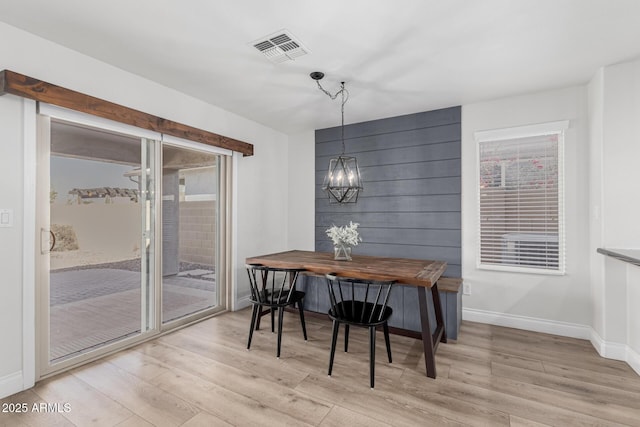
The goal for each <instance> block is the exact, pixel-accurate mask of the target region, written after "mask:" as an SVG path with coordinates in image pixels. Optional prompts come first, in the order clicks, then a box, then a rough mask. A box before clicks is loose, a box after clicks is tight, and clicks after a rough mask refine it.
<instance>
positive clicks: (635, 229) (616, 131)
mask: <svg viewBox="0 0 640 427" xmlns="http://www.w3.org/2000/svg"><path fill="white" fill-rule="evenodd" d="M589 115H590V118H591V123H592V124H591V135H590V144H591V149H590V153H591V159H590V168H591V171H590V172H591V180H590V184H591V200H590V205H591V206H590V210H591V212H592V219H591V222H592V225H591V244H590V248H589V250H590V254H591V255H592V256H591V260H592V267H591V270H592V283H591V285H592V295H593V299H594V308H595V310H594V319H593V327H594V336H593V337H592V342H594V345H596V348H597V349H598V351H599V352H600V353H601V354H603V355H605V356H607V357H613V358H617V359H622V360H626V361H627V362H629V364H630V365H631V366H632V367H634V369H635V370H636V371H637V372H639V373H640V310H638V302H639V301H640V299H639V296H640V268H638V267H636V266H633V265H629V264H626V263H623V262H620V261H617V260H614V259H611V258H607V257H605V256H603V255H599V254H598V255H593V253H594V252H595V250H596V248H598V247H605V248H609V249H617V248H620V249H640V225H639V222H638V219H639V218H640V167H638V164H639V163H640V60H636V61H630V62H625V63H621V64H616V65H612V66H608V67H604V68H603V69H601V70H599V71H598V73H597V74H596V75H595V76H594V78H593V79H592V80H591V82H590V83H589Z"/></svg>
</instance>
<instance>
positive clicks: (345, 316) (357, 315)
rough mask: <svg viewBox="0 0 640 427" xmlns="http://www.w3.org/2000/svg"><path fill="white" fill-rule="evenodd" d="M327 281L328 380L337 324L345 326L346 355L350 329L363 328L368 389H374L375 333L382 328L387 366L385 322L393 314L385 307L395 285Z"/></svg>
mask: <svg viewBox="0 0 640 427" xmlns="http://www.w3.org/2000/svg"><path fill="white" fill-rule="evenodd" d="M326 279H327V287H328V290H329V300H330V304H331V308H330V309H329V317H330V318H331V320H333V336H332V341H331V355H330V358H329V376H331V372H332V370H333V359H334V356H335V350H336V343H337V339H338V330H339V326H340V324H341V323H342V324H344V325H345V336H344V351H345V352H347V351H348V348H349V326H350V325H353V326H361V327H366V328H369V378H370V384H371V388H373V387H374V377H375V332H376V327H377V326H382V327H383V331H384V338H385V343H386V346H387V356H388V358H389V363H391V345H390V342H389V326H388V320H389V318H390V317H391V315H392V314H393V310H392V308H391V307H389V305H388V304H389V296H390V295H391V289H392V287H393V285H394V283H395V282H394V281H381V280H365V279H356V278H351V277H340V276H337V275H336V274H333V273H332V274H327V275H326Z"/></svg>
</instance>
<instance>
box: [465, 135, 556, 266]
mask: <svg viewBox="0 0 640 427" xmlns="http://www.w3.org/2000/svg"><path fill="white" fill-rule="evenodd" d="M561 124H564V126H566V122H558V123H556V126H550V125H552V124H546V125H540V126H537V127H536V126H528V127H524V128H516V129H511V130H509V131H507V130H501V131H488V132H479V133H476V138H477V140H478V144H479V146H478V149H479V199H480V200H479V209H480V212H479V218H480V226H479V233H480V238H479V246H480V247H479V266H480V267H490V268H491V267H495V268H501V267H507V268H508V269H513V268H517V269H523V270H528V271H537V272H555V273H564V221H563V216H564V215H563V210H564V207H563V191H564V190H563V174H562V163H563V161H562V152H563V137H564V132H563V127H562V126H560V125H561Z"/></svg>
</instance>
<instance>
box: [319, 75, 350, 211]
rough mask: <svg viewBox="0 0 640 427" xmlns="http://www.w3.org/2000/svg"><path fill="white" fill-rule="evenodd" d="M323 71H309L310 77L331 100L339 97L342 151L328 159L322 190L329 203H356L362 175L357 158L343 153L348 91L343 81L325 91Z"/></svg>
mask: <svg viewBox="0 0 640 427" xmlns="http://www.w3.org/2000/svg"><path fill="white" fill-rule="evenodd" d="M323 77H324V73H321V72H319V71H316V72H313V73H311V78H312V79H313V80H315V81H316V84H317V85H318V89H320V90H321V91H322V92H323V93H324V94H326V95H327V96H328V97H329V98H331V99H332V100H335V99H336V98H337V97H338V96H340V97H341V105H340V113H341V118H342V121H341V126H340V131H341V132H340V140H341V142H342V153H341V154H340V155H339V156H338V157H333V158H331V159H330V160H329V169H328V171H327V174H326V175H325V177H324V180H323V182H322V190H323V191H326V192H327V196H328V198H329V203H330V204H335V203H338V204H343V203H356V202H357V201H358V195H359V194H360V192H361V191H362V190H363V186H362V175H361V174H360V168H359V167H358V160H357V159H356V158H355V157H353V156H346V155H345V142H344V105H345V104H346V103H347V101H348V100H349V91H348V90H347V89H346V88H345V87H344V82H341V83H340V90H339V91H337V92H336V93H335V94H331V92H329V91H327V90H326V89H324V88H323V87H322V85H321V84H320V79H322V78H323Z"/></svg>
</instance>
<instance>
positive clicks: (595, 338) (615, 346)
mask: <svg viewBox="0 0 640 427" xmlns="http://www.w3.org/2000/svg"><path fill="white" fill-rule="evenodd" d="M589 340H590V341H591V345H593V347H594V348H595V349H596V351H597V352H598V354H599V355H600V356H602V357H606V358H607V359H614V360H622V361H626V360H627V346H626V345H625V344H620V343H617V342H608V341H605V340H603V339H602V337H601V336H600V335H599V334H598V333H597V332H596V331H595V330H593V329H592V330H591V337H590V338H589Z"/></svg>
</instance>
